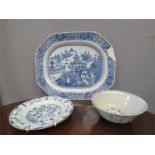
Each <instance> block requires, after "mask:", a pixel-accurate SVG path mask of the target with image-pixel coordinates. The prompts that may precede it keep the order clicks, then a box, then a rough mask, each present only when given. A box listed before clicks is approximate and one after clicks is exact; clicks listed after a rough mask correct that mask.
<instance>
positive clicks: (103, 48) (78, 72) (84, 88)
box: [35, 32, 116, 100]
mask: <svg viewBox="0 0 155 155" xmlns="http://www.w3.org/2000/svg"><path fill="white" fill-rule="evenodd" d="M35 66H36V80H37V83H38V85H39V86H40V88H41V89H42V90H44V91H45V92H46V93H47V94H48V95H52V96H60V97H63V98H68V99H72V100H89V99H90V98H91V96H92V95H93V94H94V93H96V92H97V91H103V90H107V89H109V88H110V87H111V86H112V84H113V82H114V78H115V66H116V59H115V54H114V50H113V48H112V46H111V44H110V43H108V42H107V41H106V40H105V39H104V38H103V37H102V36H101V35H100V34H98V33H96V32H62V33H56V34H53V35H50V36H48V37H47V39H46V40H45V41H43V43H42V44H41V45H40V47H39V48H38V50H37V52H36V59H35Z"/></svg>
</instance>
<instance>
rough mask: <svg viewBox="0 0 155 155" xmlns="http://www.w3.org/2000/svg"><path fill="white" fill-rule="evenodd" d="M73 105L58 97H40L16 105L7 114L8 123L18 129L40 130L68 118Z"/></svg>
mask: <svg viewBox="0 0 155 155" xmlns="http://www.w3.org/2000/svg"><path fill="white" fill-rule="evenodd" d="M73 108H74V105H73V103H72V102H71V101H69V100H66V99H63V98H60V97H51V96H48V97H42V98H38V99H32V100H29V101H26V102H24V103H22V104H20V105H18V106H17V107H16V108H15V109H13V110H12V112H11V113H10V116H9V123H10V124H11V125H12V126H13V127H15V128H17V129H20V130H26V131H29V130H41V129H45V128H49V127H52V126H56V125H57V124H59V123H60V122H62V121H64V120H65V119H66V118H68V117H69V116H70V115H71V113H72V111H73Z"/></svg>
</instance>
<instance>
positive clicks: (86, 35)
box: [35, 32, 116, 100]
mask: <svg viewBox="0 0 155 155" xmlns="http://www.w3.org/2000/svg"><path fill="white" fill-rule="evenodd" d="M70 40H83V41H92V42H94V43H96V44H98V45H99V46H100V47H101V48H102V49H103V50H104V51H105V52H106V54H107V57H108V74H107V77H106V80H105V82H104V84H103V85H102V86H101V87H100V88H99V89H98V90H95V91H91V92H87V93H63V92H59V91H55V90H54V89H52V88H51V87H50V86H49V85H48V84H47V82H46V81H45V77H44V72H43V59H44V55H45V53H46V51H47V50H48V48H49V47H50V46H51V45H53V44H55V43H58V42H61V41H70ZM110 47H111V45H110V44H109V43H108V42H107V41H106V40H104V39H103V38H102V37H101V36H100V35H99V34H97V33H95V32H74V33H72V32H70V33H57V34H53V35H51V36H49V37H48V38H47V39H46V40H45V41H44V42H43V43H42V45H41V46H40V47H39V49H38V50H37V52H36V62H35V63H36V64H35V65H36V80H37V83H38V85H39V86H40V87H41V88H42V89H43V90H44V91H45V92H46V93H47V94H48V95H54V96H60V97H63V98H68V99H75V100H79V99H81V100H82V99H84V100H89V99H90V98H91V96H92V95H93V94H94V93H96V92H97V91H101V90H107V89H109V88H110V87H111V86H112V84H113V81H114V78H115V66H116V62H115V61H114V60H113V59H112V58H111V57H110V56H108V49H109V48H110Z"/></svg>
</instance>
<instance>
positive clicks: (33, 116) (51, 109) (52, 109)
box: [26, 104, 61, 123]
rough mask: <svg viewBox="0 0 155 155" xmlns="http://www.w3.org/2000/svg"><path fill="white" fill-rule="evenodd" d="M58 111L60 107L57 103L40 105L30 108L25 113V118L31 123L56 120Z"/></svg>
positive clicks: (59, 111)
mask: <svg viewBox="0 0 155 155" xmlns="http://www.w3.org/2000/svg"><path fill="white" fill-rule="evenodd" d="M60 113H61V108H60V107H59V106H57V105H54V104H51V105H41V106H39V107H34V108H33V109H32V110H30V111H29V112H28V113H27V115H26V119H27V120H28V121H29V122H33V123H39V122H40V123H45V122H48V121H54V120H56V119H57V117H58V116H59V115H60Z"/></svg>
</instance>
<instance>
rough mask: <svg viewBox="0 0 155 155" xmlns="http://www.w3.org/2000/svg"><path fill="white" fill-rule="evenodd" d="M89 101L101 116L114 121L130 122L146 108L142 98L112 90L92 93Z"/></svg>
mask: <svg viewBox="0 0 155 155" xmlns="http://www.w3.org/2000/svg"><path fill="white" fill-rule="evenodd" d="M91 101H92V103H93V105H94V106H95V108H96V109H97V110H98V112H99V113H100V115H101V116H102V117H104V118H105V119H106V120H108V121H111V122H115V123H128V122H131V121H132V120H133V119H134V118H135V117H136V116H138V115H140V114H142V113H144V112H145V111H146V110H147V108H148V105H147V103H146V102H145V101H144V100H143V99H142V98H140V97H138V96H136V95H134V94H131V93H128V92H122V91H114V90H112V91H104V92H98V93H96V94H95V95H93V97H92V98H91Z"/></svg>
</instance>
